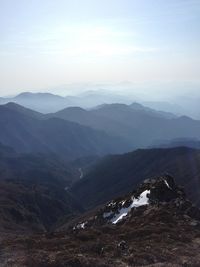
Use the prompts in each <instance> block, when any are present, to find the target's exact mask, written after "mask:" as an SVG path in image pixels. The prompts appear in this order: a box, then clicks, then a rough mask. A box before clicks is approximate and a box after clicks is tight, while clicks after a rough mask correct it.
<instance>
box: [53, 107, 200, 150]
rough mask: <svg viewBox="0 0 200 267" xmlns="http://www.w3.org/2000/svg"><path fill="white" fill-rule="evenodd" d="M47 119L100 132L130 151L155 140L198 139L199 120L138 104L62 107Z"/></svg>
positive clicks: (199, 134)
mask: <svg viewBox="0 0 200 267" xmlns="http://www.w3.org/2000/svg"><path fill="white" fill-rule="evenodd" d="M48 116H49V117H58V118H62V119H66V120H69V121H74V122H77V123H79V124H82V125H87V126H90V127H92V128H94V129H98V130H104V131H106V132H107V133H108V134H110V135H114V136H119V137H121V138H123V139H125V140H126V141H127V142H128V143H129V144H130V147H131V148H132V149H133V148H141V147H148V146H150V145H152V144H154V143H155V142H157V141H159V140H171V139H175V138H199V137H200V121H197V120H193V119H191V118H189V117H186V116H182V117H176V116H175V115H173V114H171V113H167V112H161V111H155V110H153V109H150V108H147V107H144V106H142V105H140V104H138V103H133V104H131V105H125V104H104V105H101V106H98V107H96V108H94V109H91V110H84V109H82V108H79V107H73V108H66V109H64V110H61V111H59V112H56V113H54V114H48Z"/></svg>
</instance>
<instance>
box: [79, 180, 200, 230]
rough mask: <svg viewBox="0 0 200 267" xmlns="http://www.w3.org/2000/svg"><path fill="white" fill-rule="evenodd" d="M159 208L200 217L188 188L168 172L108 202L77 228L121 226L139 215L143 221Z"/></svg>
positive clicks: (173, 212) (196, 217)
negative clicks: (187, 193) (190, 198)
mask: <svg viewBox="0 0 200 267" xmlns="http://www.w3.org/2000/svg"><path fill="white" fill-rule="evenodd" d="M157 208H158V209H160V210H162V209H163V210H165V209H168V210H169V211H170V212H171V213H172V214H182V215H186V216H190V217H191V218H193V219H198V220H200V211H199V209H198V208H196V207H195V206H193V205H192V203H191V202H190V201H189V200H187V198H186V194H185V192H184V190H183V189H182V188H181V187H179V186H177V185H176V183H175V181H174V178H173V177H172V176H170V175H164V176H160V177H156V178H152V179H146V180H144V182H143V183H141V184H140V186H139V187H138V188H137V189H136V190H135V191H133V192H132V193H130V194H128V195H126V196H124V197H119V198H117V199H115V200H112V201H110V202H108V203H107V204H106V205H105V206H104V207H103V208H101V209H100V210H99V211H98V212H97V213H96V214H95V216H94V217H92V218H90V219H89V220H85V221H84V222H80V223H78V224H77V225H76V226H75V227H74V229H84V228H86V227H90V226H92V225H97V226H98V225H104V224H113V225H118V224H120V225H121V223H122V224H123V223H127V222H128V221H130V220H132V219H133V220H135V219H136V217H138V216H139V219H140V220H142V217H143V216H145V214H147V213H149V212H150V213H151V212H153V211H154V209H157Z"/></svg>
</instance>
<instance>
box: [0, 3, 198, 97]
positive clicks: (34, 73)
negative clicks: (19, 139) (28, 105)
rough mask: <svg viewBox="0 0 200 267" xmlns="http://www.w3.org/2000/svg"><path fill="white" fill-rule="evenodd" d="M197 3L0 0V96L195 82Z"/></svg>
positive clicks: (196, 72)
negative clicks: (73, 87) (88, 86)
mask: <svg viewBox="0 0 200 267" xmlns="http://www.w3.org/2000/svg"><path fill="white" fill-rule="evenodd" d="M199 29H200V0H167V1H165V0H101V1H100V0H73V1H72V0H42V1H41V0H0V76H1V77H0V95H9V94H14V93H17V92H20V91H29V90H31V91H34V90H35V91H38V90H48V88H51V87H54V88H56V87H57V86H58V87H59V86H61V85H65V84H73V83H79V84H80V83H86V82H91V83H106V82H109V83H110V82H111V83H119V82H122V81H130V82H133V83H137V82H139V83H148V82H158V83H160V82H162V83H165V82H166V83H168V82H173V81H174V82H176V83H177V82H181V83H183V82H184V81H186V82H193V83H199V82H200V68H199V66H200V32H199Z"/></svg>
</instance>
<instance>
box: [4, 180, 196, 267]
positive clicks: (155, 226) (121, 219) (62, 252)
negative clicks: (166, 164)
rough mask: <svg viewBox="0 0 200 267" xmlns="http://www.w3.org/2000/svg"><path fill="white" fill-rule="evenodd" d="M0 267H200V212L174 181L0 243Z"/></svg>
mask: <svg viewBox="0 0 200 267" xmlns="http://www.w3.org/2000/svg"><path fill="white" fill-rule="evenodd" d="M0 266H1V267H6V266H12V267H25V266H31V267H64V266H66V267H79V266H85V267H114V266H117V267H118V266H119V267H125V266H126V267H128V266H176V267H178V266H185V267H186V266H187V267H188V266H191V267H195V266H196V267H197V266H200V211H199V209H197V208H196V207H195V206H193V205H192V203H191V202H190V201H188V200H187V197H186V195H185V193H184V191H183V189H182V188H180V187H178V186H177V185H176V184H175V182H174V180H173V178H172V177H170V176H164V177H159V178H155V179H150V180H145V181H144V183H142V184H141V185H140V186H139V188H138V189H137V190H136V191H134V192H132V193H130V194H129V195H126V196H124V197H120V198H118V199H116V200H113V201H111V202H109V203H107V204H106V205H105V206H103V207H100V208H98V209H97V210H95V211H92V212H90V213H87V214H85V215H83V216H81V217H79V218H78V219H77V220H75V221H73V222H71V223H70V224H66V225H63V226H62V227H59V229H56V230H55V231H54V232H41V233H35V234H31V235H27V234H26V235H25V234H23V233H21V234H18V235H14V234H13V233H9V232H7V233H6V232H4V233H1V237H0Z"/></svg>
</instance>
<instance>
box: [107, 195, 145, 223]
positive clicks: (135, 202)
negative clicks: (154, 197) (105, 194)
mask: <svg viewBox="0 0 200 267" xmlns="http://www.w3.org/2000/svg"><path fill="white" fill-rule="evenodd" d="M148 194H150V190H145V191H144V192H142V193H141V194H140V196H139V197H138V198H132V203H131V204H130V205H129V206H128V207H126V208H123V207H122V208H121V209H120V210H118V213H117V214H115V216H114V217H113V218H112V219H111V222H112V223H113V224H116V223H118V222H119V221H120V220H122V219H123V217H125V216H127V214H128V213H129V212H130V211H131V209H132V208H137V207H140V206H143V205H147V204H149V198H148V197H147V195H148ZM110 215H111V214H110Z"/></svg>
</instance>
